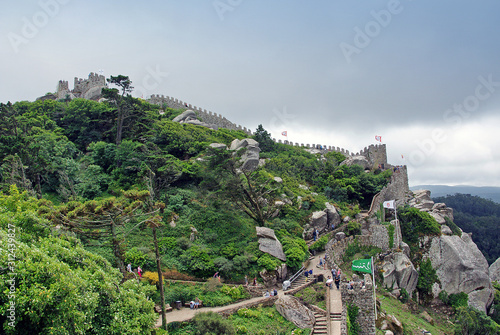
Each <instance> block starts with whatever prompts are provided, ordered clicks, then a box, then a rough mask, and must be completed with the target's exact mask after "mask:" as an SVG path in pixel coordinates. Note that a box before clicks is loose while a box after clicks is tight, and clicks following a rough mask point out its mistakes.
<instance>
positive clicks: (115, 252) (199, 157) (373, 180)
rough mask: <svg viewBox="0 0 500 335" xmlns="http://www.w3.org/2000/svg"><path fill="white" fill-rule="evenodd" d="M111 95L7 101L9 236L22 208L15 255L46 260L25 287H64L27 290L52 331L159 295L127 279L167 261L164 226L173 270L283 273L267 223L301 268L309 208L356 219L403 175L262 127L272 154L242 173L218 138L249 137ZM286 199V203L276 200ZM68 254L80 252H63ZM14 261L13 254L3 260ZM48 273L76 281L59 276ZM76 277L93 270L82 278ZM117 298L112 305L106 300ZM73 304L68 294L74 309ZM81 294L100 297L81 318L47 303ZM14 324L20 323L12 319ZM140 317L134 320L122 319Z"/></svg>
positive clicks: (197, 274)
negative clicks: (309, 147)
mask: <svg viewBox="0 0 500 335" xmlns="http://www.w3.org/2000/svg"><path fill="white" fill-rule="evenodd" d="M106 97H107V98H108V100H107V101H106V102H101V103H99V102H95V101H90V100H84V99H74V100H71V101H54V100H45V101H35V102H27V101H21V102H16V103H14V104H11V103H7V104H1V105H0V118H1V119H0V162H1V179H0V188H1V191H2V193H3V196H2V199H3V200H2V201H3V202H4V203H5V204H6V205H5V206H6V207H5V208H4V212H3V213H4V220H3V221H2V226H1V227H2V234H7V233H8V232H9V230H8V229H9V227H10V226H9V219H8V218H9V217H16V220H19V223H18V224H16V231H15V234H14V235H13V238H15V239H17V240H16V241H17V242H16V243H18V245H17V246H16V248H18V250H22V252H19V253H18V254H17V259H16V260H17V261H18V263H16V264H23V266H28V263H27V260H28V259H30V258H36V261H34V262H35V263H34V265H33V266H35V267H37V271H40V272H41V274H40V276H38V275H36V276H31V278H30V279H29V280H31V284H30V287H31V288H26V290H27V291H26V292H27V293H26V294H27V295H28V296H33V295H36V294H40V296H44V294H53V295H57V297H54V298H53V299H52V298H50V299H44V300H43V301H44V303H43V304H40V305H37V307H36V308H35V307H31V308H28V307H27V306H23V305H22V304H21V302H20V301H21V298H20V297H19V300H18V305H17V310H16V313H17V314H16V315H17V316H16V319H15V320H16V321H15V322H16V323H17V324H21V323H23V324H26V325H27V327H31V328H27V329H32V331H33V332H38V333H47V334H49V333H51V331H52V328H51V327H53V326H52V324H51V323H52V322H55V323H57V324H58V326H59V327H62V328H61V329H64V331H63V330H60V333H64V332H69V333H74V329H73V328H74V327H79V328H78V329H82V333H85V327H87V326H85V325H88V324H89V323H90V324H99V325H101V327H103V329H105V328H106V327H108V328H109V327H118V326H116V325H115V324H114V322H115V321H114V320H110V319H109V316H110V315H113V312H111V311H110V310H105V309H103V308H104V307H102V306H103V305H104V306H107V307H106V308H108V309H109V308H111V309H116V308H120V309H122V310H125V309H127V308H129V307H127V306H126V305H125V304H126V303H127V301H126V299H125V300H124V301H123V302H122V303H123V304H124V306H122V307H114V306H115V305H113V301H115V299H120V298H119V297H120V294H124V292H129V291H130V292H134V293H133V294H135V295H137V297H142V298H141V299H143V298H144V299H145V298H146V296H151V297H152V298H153V299H154V300H155V302H156V303H159V300H160V297H159V294H158V292H156V293H155V292H150V290H151V287H154V286H150V285H148V284H147V283H144V282H141V283H140V285H137V284H135V285H134V284H133V281H130V280H127V281H124V280H126V279H129V278H130V274H128V273H127V272H126V270H125V265H126V264H128V263H131V264H132V266H133V267H134V269H135V268H137V267H138V266H140V267H142V269H143V271H145V273H146V274H147V273H154V271H156V261H155V253H154V251H155V248H154V243H153V235H152V231H153V229H152V228H155V227H158V228H155V229H156V230H157V235H158V236H157V237H158V247H159V252H160V261H161V267H162V270H163V271H164V274H166V276H167V277H171V278H181V279H194V280H196V279H205V278H208V277H211V276H212V275H213V274H214V273H215V272H216V271H218V272H219V273H220V275H221V277H222V278H223V279H224V280H225V281H227V282H242V281H243V279H244V276H245V275H247V276H248V277H253V276H256V275H257V274H258V272H259V271H262V270H263V269H268V270H273V269H274V268H275V267H276V266H277V265H279V264H281V263H282V261H280V260H279V259H277V258H275V257H273V256H270V255H269V254H264V253H262V252H261V251H259V248H258V242H257V238H256V232H255V227H256V226H265V227H270V228H272V229H274V230H275V232H276V235H277V237H278V239H279V240H280V241H281V243H282V244H283V249H284V252H285V254H286V255H287V265H288V266H289V268H290V270H291V271H294V270H297V269H299V268H300V266H301V262H302V261H304V260H305V259H306V258H307V257H308V255H309V254H308V252H307V247H306V246H305V243H304V241H303V239H302V231H303V226H304V224H305V223H306V222H308V218H309V216H310V214H311V213H312V212H313V211H315V210H323V209H324V203H325V202H327V201H330V202H332V203H336V204H337V206H338V207H339V208H340V209H341V214H342V215H350V216H351V217H352V216H353V215H354V214H356V213H357V212H359V210H360V209H361V208H368V206H369V204H370V202H371V199H372V197H373V195H374V194H376V193H377V192H378V191H379V190H380V189H381V188H382V187H383V186H384V185H386V183H387V181H388V178H389V176H390V171H386V172H383V173H380V171H378V170H377V171H372V172H370V173H365V172H364V171H363V168H361V167H360V166H352V167H347V166H340V165H339V164H340V162H341V161H342V160H344V159H345V157H344V156H343V155H342V154H339V153H335V152H330V153H328V154H326V155H324V157H323V158H322V159H320V157H319V156H316V155H313V154H311V153H309V152H307V151H305V150H304V149H301V148H295V147H291V146H288V145H283V144H277V143H274V142H273V141H272V140H271V138H270V134H269V133H267V131H265V130H264V129H263V128H262V127H259V129H257V132H256V134H255V136H254V138H255V139H256V140H257V141H258V142H259V143H260V148H261V153H260V156H261V158H265V159H266V163H265V165H264V166H261V167H259V168H258V169H257V170H256V171H253V172H250V171H247V172H245V173H239V164H240V163H239V162H240V156H241V155H242V154H243V152H242V151H240V152H238V153H236V155H234V154H233V152H232V151H229V150H225V149H224V150H221V149H214V148H211V147H210V146H209V144H210V143H223V144H225V145H228V146H229V145H230V144H231V142H232V141H233V140H234V139H242V138H245V137H248V135H247V134H245V133H243V132H241V131H231V130H227V129H219V130H212V129H208V128H204V127H201V126H195V125H190V124H179V123H175V122H172V119H173V118H174V117H175V116H177V115H179V114H180V113H181V112H182V110H172V109H169V108H166V107H165V106H157V105H151V104H149V103H147V102H146V101H144V100H141V99H136V98H132V97H131V96H129V95H128V94H127V91H126V89H123V87H122V91H119V90H118V89H109V90H108V92H107V93H106ZM160 111H161V112H160ZM274 177H280V178H281V179H282V182H277V181H275V179H274ZM278 200H279V201H282V202H284V205H280V206H278V205H276V204H275V202H276V201H278ZM28 204H29V212H25V211H21V212H22V214H21V212H19V208H22V207H23V206H28ZM20 206H21V207H20ZM28 213H29V216H27V215H28ZM17 216H19V218H17ZM40 231H43V234H42V233H41V232H40ZM57 248H59V249H57ZM77 248H80V249H77ZM37 253H39V255H38V254H37ZM61 253H66V254H67V255H66V256H65V257H62V258H61V257H60V255H61ZM5 256H6V255H5ZM86 257H90V258H91V259H93V260H92V262H93V264H95V265H93V266H95V267H96V269H95V270H92V272H95V271H100V272H102V276H103V278H101V279H96V278H95V276H94V277H92V278H87V275H86V274H85V271H89V267H88V266H89V265H88V264H89V263H88V262H87V261H86ZM44 258H46V259H47V262H48V263H47V264H50V262H55V263H57V264H54V267H56V268H55V269H54V270H50V268H49V267H46V266H42V265H38V266H37V265H36V264H38V263H36V262H42V261H43V259H44ZM7 264H8V258H7V257H4V258H3V259H2V266H5V267H7ZM17 266H20V265H17ZM116 269H119V270H120V271H117V270H116ZM26 271H28V272H26ZM26 271H25V272H23V271H20V268H19V271H18V274H17V278H16V280H17V281H18V282H23V283H28V273H29V270H27V269H26ZM47 271H49V272H47ZM82 271H83V272H82ZM73 272H75V273H80V272H81V273H80V274H78V275H76V274H75V275H73V274H72V273H73ZM120 272H121V274H120ZM43 273H59V275H60V276H67V278H66V279H65V278H63V277H61V278H57V277H55V278H53V279H49V277H47V276H46V275H43ZM7 276H8V274H7V273H6V272H4V273H2V277H4V278H7ZM74 276H77V277H79V278H80V279H79V280H78V281H75V280H73V279H70V278H74ZM105 278H108V279H105ZM61 280H64V281H71V282H72V286H71V288H70V289H68V292H66V293H64V294H63V293H57V292H58V290H63V288H62V287H58V285H61V284H60V281H61ZM95 280H98V282H99V285H96V284H95V283H94V284H93V281H95ZM87 287H88V288H87ZM90 287H92V288H90ZM102 290H107V291H109V294H104V293H103V291H102ZM38 291H40V293H39V292H38ZM44 292H45V293H44ZM77 292H80V293H82V294H89V295H91V296H92V297H94V298H92V299H97V300H92V299H90V296H89V299H88V300H86V301H85V302H78V301H74V302H70V301H73V300H74V299H76V295H78V293H77ZM113 292H114V293H113ZM72 294H76V295H75V298H71V295H72ZM23 295H24V293H23ZM66 295H68V299H65V297H66ZM0 297H1V299H0V305H2V306H3V307H2V308H3V309H4V310H5V309H6V308H7V307H8V304H9V301H10V300H9V299H8V296H7V295H6V294H5V293H3V294H2V295H0ZM44 297H45V296H44ZM104 298H105V299H107V300H106V301H107V302H106V303H103V302H102V301H101V302H100V301H99V299H104ZM219 298H220V297H214V299H219ZM61 299H62V300H61ZM72 299H73V300H72ZM222 300H224V299H222ZM61 301H64V303H65V304H68V305H67V306H66V305H64V306H61V305H60V304H61V303H62V302H61ZM207 303H209V302H207ZM74 304H90V305H89V306H88V307H85V308H83V307H82V308H83V309H80V308H79V312H78V313H80V314H79V315H80V316H78V317H77V316H74V317H73V316H70V314H61V318H64V317H66V318H67V320H66V321H68V320H73V321H74V324H70V323H73V321H71V322H69V321H68V322H69V323H68V322H63V321H61V322H58V321H57V320H58V319H57V318H54V319H53V320H54V321H52V320H51V321H50V322H48V321H47V322H45V321H44V322H40V320H42V319H44V318H45V315H46V313H47V311H49V310H53V309H58V310H61V309H63V308H69V307H71V306H74ZM79 306H80V305H79ZM152 306H153V304H152V303H151V302H148V303H146V301H144V304H143V305H141V306H139V305H138V306H136V308H144V309H147V313H144V315H137V316H136V317H134V316H132V315H130V322H131V323H134V324H135V328H134V329H135V330H134V331H131V330H127V331H126V333H129V334H132V333H135V331H137V332H139V331H144V330H146V329H149V328H150V327H151V326H152V325H153V319H152V318H151V317H150V316H151V313H152ZM85 310H86V311H85ZM61 313H63V312H62V311H61ZM73 313H77V312H75V311H73ZM134 313H135V312H134ZM4 315H5V314H4ZM63 315H64V316H63ZM134 315H135V314H134ZM148 315H149V316H148ZM1 321H2V323H3V324H4V329H8V327H7V322H8V320H7V319H6V318H5V317H2V319H1ZM127 327H128V326H127V324H126V323H124V324H123V328H122V329H128V328H127ZM108 328H106V329H108ZM75 329H76V328H75ZM116 329H117V331H118V329H119V327H118V328H116ZM109 333H110V334H111V333H112V331H110V332H109ZM122 333H123V332H122Z"/></svg>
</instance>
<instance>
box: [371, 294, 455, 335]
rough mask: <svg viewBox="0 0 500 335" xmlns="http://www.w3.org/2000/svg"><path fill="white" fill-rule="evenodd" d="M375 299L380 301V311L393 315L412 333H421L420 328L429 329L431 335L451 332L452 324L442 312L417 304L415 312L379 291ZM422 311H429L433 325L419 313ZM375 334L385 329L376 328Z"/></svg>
mask: <svg viewBox="0 0 500 335" xmlns="http://www.w3.org/2000/svg"><path fill="white" fill-rule="evenodd" d="M377 300H378V301H379V302H380V305H381V309H382V312H384V313H386V314H390V315H394V316H395V317H396V319H398V320H399V321H400V322H402V323H404V324H405V326H406V327H407V329H409V330H411V332H412V334H422V329H425V330H427V331H430V332H431V333H432V334H433V335H438V334H443V335H445V334H446V335H448V334H453V327H452V324H451V323H449V322H448V321H447V320H446V317H445V316H444V315H443V314H438V313H435V312H434V311H433V310H431V309H430V308H424V307H422V306H418V312H416V313H415V312H412V311H411V310H410V308H409V307H408V305H407V304H403V303H402V302H400V301H399V300H398V299H395V298H392V297H390V296H388V295H383V294H381V293H377ZM423 311H426V312H427V313H429V315H430V316H431V317H432V318H433V319H434V325H431V324H430V323H428V322H427V321H425V320H424V318H423V317H422V316H421V315H419V314H420V313H422V312H423ZM377 334H385V331H382V330H380V329H377Z"/></svg>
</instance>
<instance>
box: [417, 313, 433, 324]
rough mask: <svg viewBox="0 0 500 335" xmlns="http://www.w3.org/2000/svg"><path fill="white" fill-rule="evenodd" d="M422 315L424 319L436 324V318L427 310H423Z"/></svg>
mask: <svg viewBox="0 0 500 335" xmlns="http://www.w3.org/2000/svg"><path fill="white" fill-rule="evenodd" d="M420 316H421V317H422V319H424V320H425V321H427V322H429V323H430V324H431V325H434V319H433V318H432V316H430V315H429V313H427V312H426V311H423V312H422V313H420Z"/></svg>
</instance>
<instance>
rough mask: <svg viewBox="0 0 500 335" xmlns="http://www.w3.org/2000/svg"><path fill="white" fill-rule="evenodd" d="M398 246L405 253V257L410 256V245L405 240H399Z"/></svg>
mask: <svg viewBox="0 0 500 335" xmlns="http://www.w3.org/2000/svg"><path fill="white" fill-rule="evenodd" d="M399 247H400V248H401V250H403V253H404V254H405V255H406V257H408V258H409V257H410V246H409V245H408V244H407V243H406V242H401V243H400V244H399Z"/></svg>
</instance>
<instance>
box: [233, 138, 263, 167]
mask: <svg viewBox="0 0 500 335" xmlns="http://www.w3.org/2000/svg"><path fill="white" fill-rule="evenodd" d="M243 148H245V149H246V150H245V151H244V152H243V154H242V155H241V159H240V162H241V170H243V171H255V170H256V169H257V168H258V167H259V164H260V159H259V152H260V148H259V142H257V141H256V140H254V139H251V138H245V139H242V140H238V139H235V140H233V141H232V142H231V146H230V147H229V150H236V151H237V150H240V149H243Z"/></svg>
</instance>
